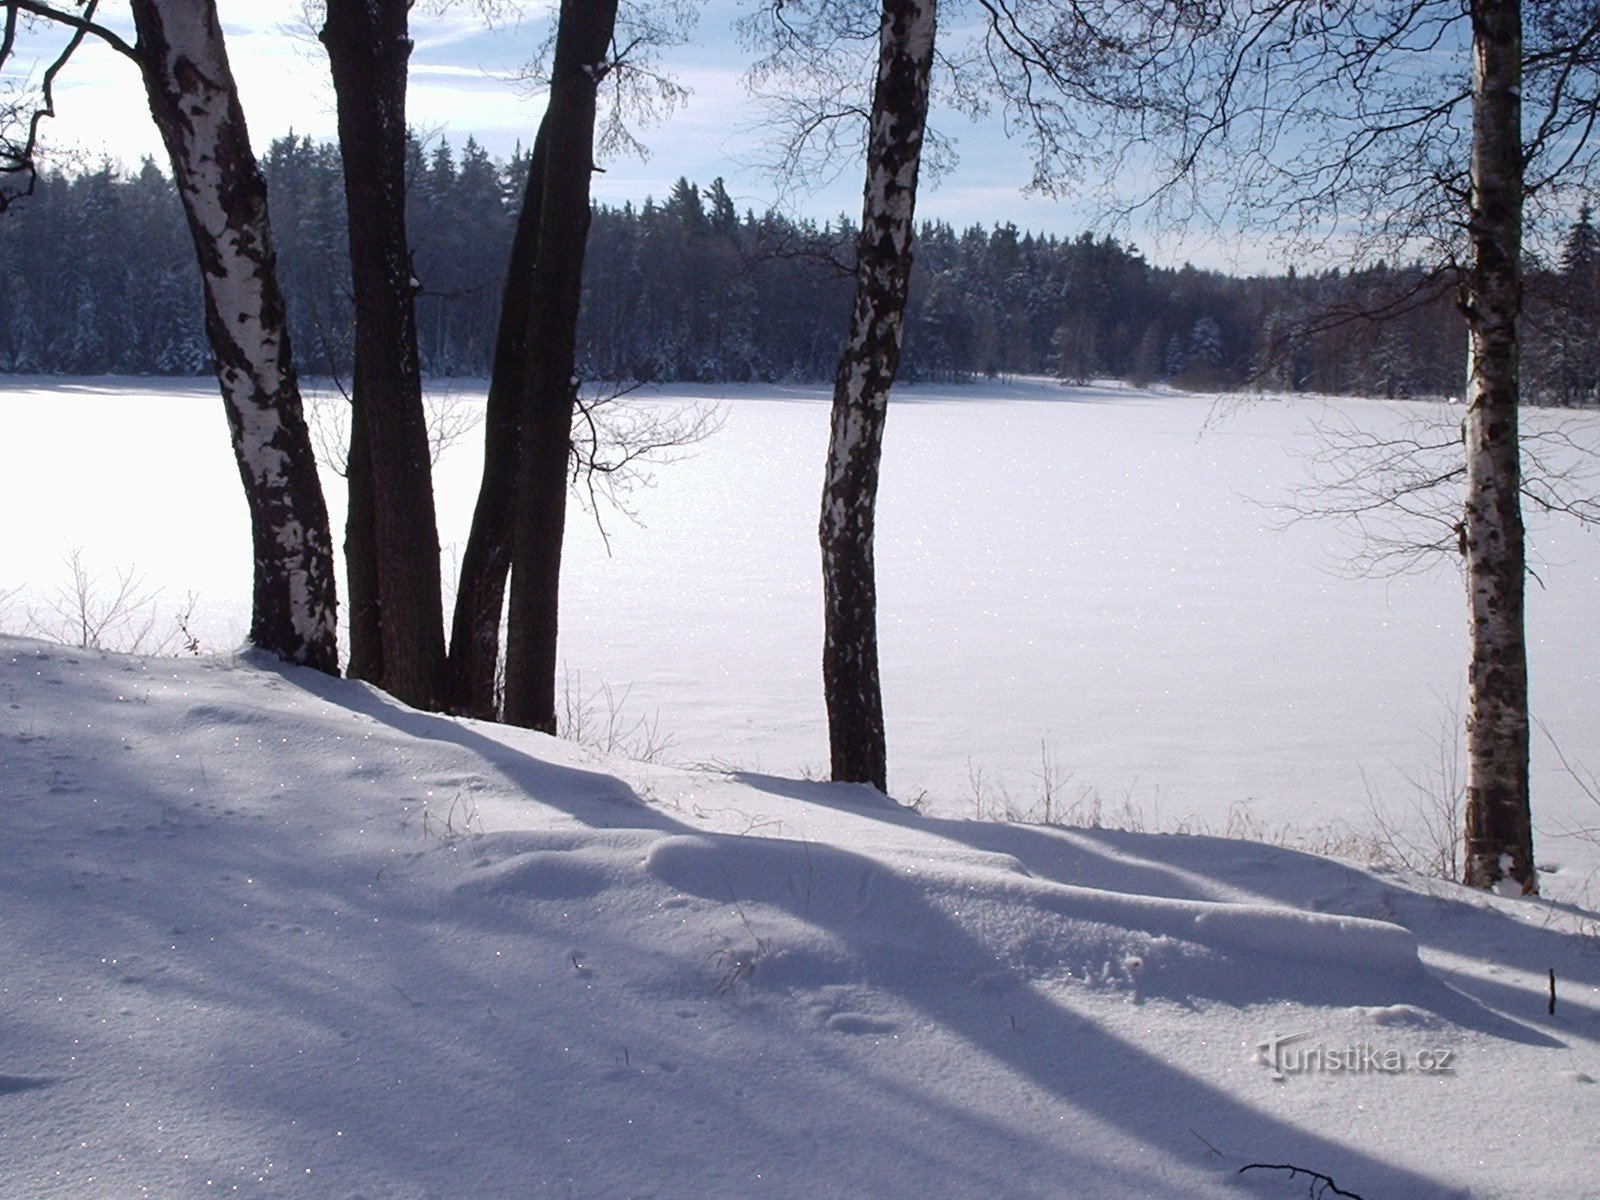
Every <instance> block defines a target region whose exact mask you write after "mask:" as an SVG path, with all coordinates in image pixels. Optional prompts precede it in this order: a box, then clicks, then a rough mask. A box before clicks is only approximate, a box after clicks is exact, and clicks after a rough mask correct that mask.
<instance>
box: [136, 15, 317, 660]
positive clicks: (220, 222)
mask: <svg viewBox="0 0 1600 1200" xmlns="http://www.w3.org/2000/svg"><path fill="white" fill-rule="evenodd" d="M132 7H133V19H134V25H135V27H136V28H137V30H138V46H137V58H138V62H139V65H140V70H141V72H142V73H143V76H144V83H145V90H146V92H147V94H148V97H149V101H150V112H151V115H152V116H154V118H155V122H156V126H157V128H159V129H160V131H161V137H162V141H163V142H164V143H165V144H166V148H167V154H168V156H169V158H170V159H171V163H172V173H173V178H174V179H175V180H176V182H177V187H178V194H179V196H180V197H181V198H182V200H183V207H184V212H185V214H186V216H187V218H188V223H189V231H190V233H191V235H192V236H193V239H194V246H195V253H196V256H197V257H198V259H199V263H200V276H201V283H202V287H203V290H204V294H205V309H206V333H207V335H208V337H209V339H210V343H211V351H212V354H213V355H214V356H215V359H216V371H217V380H218V382H219V383H220V384H221V387H222V399H223V405H224V407H225V408H226V410H227V414H228V427H229V429H230V431H231V432H232V434H233V447H234V456H235V458H236V459H237V461H238V464H239V475H240V478H241V479H242V480H243V482H244V489H245V496H246V499H247V500H248V503H249V508H250V526H251V538H252V542H253V544H254V548H255V588H254V596H253V609H252V615H251V622H250V640H251V641H252V642H253V643H254V644H256V645H257V646H260V647H262V648H263V649H265V650H270V651H272V652H273V653H275V654H277V655H279V656H280V657H282V658H284V659H286V660H288V661H290V662H296V663H304V664H306V665H307V666H312V667H316V668H317V669H318V670H322V671H328V672H335V673H336V672H337V671H338V669H339V656H338V645H337V641H336V638H337V622H336V619H335V618H336V609H337V601H336V599H335V589H334V570H333V545H332V538H331V536H330V535H329V532H328V511H327V507H326V505H325V503H324V500H323V496H322V485H321V483H320V482H319V481H318V479H317V469H316V461H315V457H314V455H313V453H312V449H311V438H310V434H309V432H308V430H307V428H306V422H305V416H304V413H303V411H302V408H301V403H300V390H299V384H298V383H297V381H296V379H295V373H294V365H293V362H292V359H291V357H290V352H289V337H288V331H287V328H286V325H285V321H284V308H283V297H282V295H281V294H280V293H279V290H278V280H277V272H276V256H275V254H274V250H273V242H272V230H271V225H270V222H269V221H268V216H267V190H266V185H265V184H264V183H263V182H262V178H261V172H260V170H259V168H258V166H257V164H256V160H255V156H254V154H253V153H252V152H251V150H250V137H249V133H248V131H247V130H246V128H245V120H244V111H243V109H242V108H241V107H240V104H239V94H238V90H237V88H236V87H235V86H234V81H233V74H232V71H231V70H230V68H229V65H228V55H227V48H226V45H225V44H224V42H223V37H222V27H221V25H220V24H219V23H218V20H217V10H216V4H215V3H214V0H133V4H132Z"/></svg>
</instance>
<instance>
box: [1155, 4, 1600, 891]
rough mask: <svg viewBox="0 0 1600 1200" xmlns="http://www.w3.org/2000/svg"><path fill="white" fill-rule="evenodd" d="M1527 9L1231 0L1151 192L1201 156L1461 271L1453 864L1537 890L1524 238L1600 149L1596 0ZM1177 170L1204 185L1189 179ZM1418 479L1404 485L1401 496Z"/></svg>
mask: <svg viewBox="0 0 1600 1200" xmlns="http://www.w3.org/2000/svg"><path fill="white" fill-rule="evenodd" d="M1531 11H1532V15H1531V16H1525V14H1524V12H1523V10H1522V6H1521V4H1520V3H1519V2H1518V0H1468V2H1467V3H1465V4H1463V3H1461V2H1460V0H1385V2H1384V3H1379V4H1372V3H1358V2H1356V0H1337V2H1335V3H1323V2H1322V0H1277V2H1274V3H1269V4H1258V5H1253V6H1245V5H1238V6H1224V7H1223V8H1221V9H1219V14H1220V15H1219V18H1218V20H1217V23H1216V25H1215V26H1214V28H1213V29H1212V30H1211V32H1210V33H1209V34H1208V36H1207V37H1206V38H1202V39H1200V40H1199V41H1197V42H1196V43H1194V44H1193V45H1191V46H1188V47H1185V48H1184V51H1183V59H1184V63H1185V66H1186V69H1187V77H1188V78H1189V79H1191V80H1193V81H1195V82H1196V84H1199V83H1200V82H1201V81H1203V82H1204V84H1205V86H1204V87H1203V88H1202V87H1199V86H1196V87H1194V88H1192V89H1191V91H1190V93H1189V96H1190V103H1189V104H1188V105H1187V107H1185V108H1183V109H1182V111H1181V120H1179V121H1178V122H1177V123H1176V125H1175V126H1174V127H1175V128H1179V129H1181V131H1182V135H1181V136H1180V137H1179V138H1178V139H1177V143H1176V144H1177V147H1178V152H1177V153H1176V154H1175V155H1174V156H1173V157H1172V158H1171V159H1169V160H1168V161H1167V164H1166V165H1167V166H1168V167H1169V168H1170V169H1171V170H1172V173H1171V175H1170V177H1169V178H1170V181H1171V186H1170V187H1169V188H1168V189H1166V190H1165V191H1164V192H1163V194H1162V196H1161V199H1162V200H1163V201H1164V202H1172V201H1173V200H1175V199H1180V198H1181V199H1183V200H1185V201H1186V202H1187V203H1188V204H1189V205H1192V204H1193V203H1194V202H1195V201H1196V200H1197V199H1201V200H1202V201H1203V198H1204V197H1205V195H1206V190H1205V175H1206V172H1207V169H1208V166H1209V167H1210V168H1215V169H1216V170H1217V171H1218V172H1219V174H1224V175H1225V176H1226V186H1227V191H1226V196H1227V197H1228V198H1227V199H1225V200H1224V201H1223V207H1224V214H1225V215H1231V216H1242V217H1243V218H1245V219H1246V220H1247V221H1248V222H1250V223H1251V224H1253V225H1256V226H1259V225H1260V224H1262V223H1268V224H1271V225H1272V226H1275V227H1276V229H1277V230H1279V231H1280V232H1282V233H1283V235H1284V236H1285V238H1286V240H1288V241H1289V242H1291V243H1292V244H1294V245H1297V246H1300V247H1305V246H1307V245H1313V246H1318V247H1321V248H1323V249H1325V250H1333V251H1336V252H1338V253H1340V254H1341V256H1344V257H1347V258H1349V259H1351V260H1354V261H1356V262H1365V261H1372V260H1374V259H1375V258H1377V257H1382V256H1388V257H1390V258H1399V257H1409V258H1412V259H1413V260H1416V261H1420V262H1422V263H1423V264H1424V266H1425V267H1427V268H1428V269H1429V270H1430V271H1431V272H1432V273H1434V274H1435V275H1437V276H1439V277H1445V276H1452V277H1453V278H1454V279H1455V281H1456V287H1457V293H1458V306H1459V308H1460V310H1461V312H1462V314H1463V317H1464V318H1465V322H1466V327H1467V333H1468V391H1467V397H1466V399H1467V415H1466V423H1465V429H1464V442H1465V445H1464V454H1461V455H1460V457H1459V458H1458V461H1460V462H1461V463H1463V464H1464V470H1463V472H1462V478H1463V480H1464V485H1465V493H1464V505H1463V508H1462V511H1461V513H1460V515H1459V518H1458V520H1457V521H1456V522H1455V524H1454V530H1453V531H1454V533H1455V539H1454V540H1455V542H1456V545H1457V546H1458V548H1459V550H1460V553H1461V555H1462V559H1463V564H1464V570H1465V576H1466V586H1467V593H1468V607H1469V625H1468V628H1469V639H1470V640H1469V645H1470V654H1469V664H1468V702H1467V713H1466V738H1465V743H1466V755H1467V800H1466V824H1467V848H1466V856H1465V863H1464V877H1465V879H1466V881H1467V882H1468V883H1471V884H1473V885H1475V886H1479V887H1502V886H1504V887H1511V888H1514V889H1518V890H1521V891H1523V892H1530V893H1531V892H1533V891H1535V890H1537V886H1538V883H1537V876H1536V874H1535V872H1534V863H1533V845H1532V835H1531V821H1530V818H1529V812H1530V803H1529V788H1528V724H1529V718H1528V685H1527V665H1526V649H1525V637H1524V611H1523V588H1524V582H1523V581H1524V577H1525V574H1526V563H1525V550H1524V532H1523V522H1522V513H1521V503H1520V501H1521V497H1522V495H1523V494H1524V492H1525V491H1526V487H1525V483H1524V480H1523V478H1522V470H1523V467H1522V461H1521V460H1522V454H1521V448H1520V437H1519V428H1518V426H1519V417H1518V412H1519V407H1520V349H1519V343H1520V323H1521V320H1522V259H1523V244H1524V241H1525V237H1526V235H1527V232H1528V231H1529V230H1533V231H1535V232H1537V230H1538V229H1539V227H1540V223H1541V220H1542V218H1546V217H1550V216H1552V215H1557V214H1561V213H1562V212H1563V211H1564V209H1565V207H1566V206H1567V205H1568V204H1569V203H1571V198H1572V197H1573V195H1574V193H1575V192H1581V191H1582V190H1583V189H1584V188H1585V187H1586V186H1587V185H1588V184H1589V183H1590V181H1591V180H1592V177H1593V173H1594V168H1595V166H1596V163H1597V161H1600V155H1597V150H1600V144H1597V143H1596V142H1595V140H1594V139H1593V137H1592V133H1593V130H1594V125H1595V120H1596V118H1597V116H1600V5H1596V4H1594V3H1593V0H1551V2H1550V3H1548V4H1541V5H1539V6H1537V7H1535V8H1534V9H1533V10H1531ZM1152 144H1153V143H1152ZM1224 164H1225V165H1224ZM1184 187H1193V188H1194V189H1195V190H1194V193H1192V194H1190V195H1188V196H1184V197H1180V195H1179V191H1180V188H1184ZM1223 194H1224V193H1222V192H1221V191H1220V189H1218V190H1213V191H1211V192H1210V193H1209V195H1210V197H1211V198H1213V199H1215V198H1217V197H1218V196H1221V195H1223ZM1230 206H1231V207H1230ZM1563 223H1564V221H1563ZM1402 457H1405V456H1404V455H1402ZM1451 475H1453V472H1449V473H1444V474H1441V475H1439V476H1437V478H1440V479H1443V478H1447V477H1449V476H1451ZM1426 483H1427V480H1426V479H1422V478H1417V479H1412V480H1410V481H1408V482H1406V483H1405V484H1404V485H1403V487H1402V489H1401V496H1402V503H1404V504H1408V505H1409V504H1413V503H1416V501H1417V497H1418V496H1419V495H1420V493H1421V492H1422V491H1423V490H1424V485H1425V484H1426Z"/></svg>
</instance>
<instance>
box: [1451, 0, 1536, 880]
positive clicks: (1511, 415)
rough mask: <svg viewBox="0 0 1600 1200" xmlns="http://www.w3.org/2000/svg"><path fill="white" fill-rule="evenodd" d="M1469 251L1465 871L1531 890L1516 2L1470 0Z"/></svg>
mask: <svg viewBox="0 0 1600 1200" xmlns="http://www.w3.org/2000/svg"><path fill="white" fill-rule="evenodd" d="M1471 18H1472V43H1473V56H1472V57H1473V77H1472V85H1473V95H1472V177H1471V181H1472V182H1471V198H1470V205H1471V211H1470V216H1469V222H1468V233H1469V235H1470V237H1471V240H1472V258H1471V263H1470V265H1469V267H1468V269H1467V277H1466V282H1465V287H1464V289H1463V292H1464V294H1463V297H1462V309H1463V311H1464V312H1465V314H1466V318H1467V328H1468V345H1469V359H1468V379H1467V419H1466V428H1465V435H1466V443H1467V445H1466V450H1467V498H1466V506H1465V512H1464V514H1463V517H1462V525H1461V546H1462V553H1463V554H1464V555H1465V558H1466V571H1467V600H1468V608H1469V613H1470V622H1469V629H1470V660H1469V664H1468V668H1467V795H1466V824H1467V831H1466V872H1465V876H1466V882H1467V883H1468V884H1470V885H1472V886H1474V887H1483V888H1490V887H1500V886H1504V885H1506V884H1509V885H1511V886H1513V887H1514V888H1516V889H1517V890H1519V891H1521V892H1522V893H1524V894H1532V893H1534V892H1537V891H1538V886H1539V885H1538V879H1537V877H1536V876H1535V874H1534V865H1533V832H1532V821H1531V818H1530V815H1529V798H1528V659H1527V646H1526V639H1525V634H1524V624H1523V591H1524V578H1525V572H1526V564H1525V562H1524V546H1523V524H1522V508H1521V472H1520V463H1519V455H1518V436H1517V407H1518V400H1519V397H1518V370H1519V364H1518V343H1517V325H1518V319H1519V317H1520V315H1521V310H1522V265H1521V258H1522V200H1523V187H1524V179H1523V157H1522V155H1523V147H1522V101H1521V86H1522V11H1521V4H1520V2H1519V0H1472V4H1471Z"/></svg>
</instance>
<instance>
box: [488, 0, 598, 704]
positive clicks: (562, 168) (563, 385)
mask: <svg viewBox="0 0 1600 1200" xmlns="http://www.w3.org/2000/svg"><path fill="white" fill-rule="evenodd" d="M616 16H617V0H563V3H562V5H561V16H560V26H559V29H558V31H557V34H556V44H555V54H554V57H553V60H552V63H551V70H550V102H549V107H548V108H547V109H546V111H545V118H544V125H543V128H542V129H541V131H540V133H541V138H542V140H543V141H544V162H543V170H542V171H541V172H540V175H541V183H542V194H541V196H540V199H539V233H538V243H537V247H538V248H537V250H536V251H535V254H534V258H533V263H532V272H531V275H530V277H529V283H530V290H531V292H532V295H533V296H534V297H535V298H536V300H535V302H534V303H533V304H531V305H530V306H529V310H528V324H527V334H526V341H525V343H524V350H525V354H526V359H525V362H524V364H523V379H522V391H521V396H520V398H519V399H520V403H519V405H518V412H519V420H518V437H517V443H518V444H517V455H518V461H517V474H516V489H515V496H516V515H515V519H514V522H513V528H512V535H511V564H512V566H511V597H510V604H509V608H508V613H507V625H506V686H505V706H504V710H503V713H502V715H503V717H504V719H505V720H506V721H507V722H508V723H510V724H513V725H524V726H527V727H529V728H531V729H538V730H542V731H543V732H545V733H554V732H555V731H556V695H555V691H556V667H557V660H556V638H557V629H558V625H559V622H558V612H559V595H560V582H561V546H562V540H563V537H564V536H565V530H566V515H567V463H568V461H569V459H570V458H571V454H572V419H573V416H574V413H575V411H576V406H577V388H576V375H575V374H574V371H575V369H576V366H577V363H576V353H577V350H576V348H577V337H578V306H579V302H580V299H581V296H582V289H583V257H584V248H585V245H586V243H587V241H588V236H589V184H590V179H591V177H592V175H593V171H594V134H595V117H596V111H597V107H598V105H597V93H598V90H599V85H600V81H601V80H602V79H604V78H605V76H606V74H607V72H608V70H609V69H610V67H611V62H612V59H611V53H610V52H611V49H612V45H611V42H612V34H613V32H614V30H615V27H616Z"/></svg>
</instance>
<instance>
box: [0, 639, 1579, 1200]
mask: <svg viewBox="0 0 1600 1200" xmlns="http://www.w3.org/2000/svg"><path fill="white" fill-rule="evenodd" d="M0 833H3V836H4V838H5V840H6V843H7V844H6V849H5V853H4V854H3V855H0V953H3V956H4V957H3V963H4V970H3V972H0V1181H3V1182H0V1191H3V1193H4V1195H6V1196H7V1197H19V1198H20V1197H28V1198H36V1197H37V1198H44V1197H62V1198H67V1197H70V1198H72V1200H98V1198H105V1200H125V1198H127V1197H137V1196H151V1197H162V1198H188V1197H201V1196H208V1195H219V1196H221V1195H241V1196H257V1197H273V1198H275V1200H276V1198H280V1197H282V1198H305V1200H358V1198H359V1200H458V1198H459V1200H469V1198H470V1200H501V1198H505V1200H512V1198H523V1197H586V1198H601V1197H604V1198H644V1197H654V1198H657V1200H698V1198H701V1197H707V1196H736V1197H785V1198H794V1200H818V1198H825V1197H839V1198H841V1200H845V1198H849V1200H865V1198H869V1197H870V1198H874V1200H885V1198H891V1197H940V1198H945V1197H949V1198H965V1197H972V1198H975V1200H976V1198H983V1200H990V1198H993V1200H1001V1198H1004V1200H1018V1198H1025V1197H1039V1198H1045V1197H1094V1198H1096V1200H1122V1198H1124V1197H1178V1196H1181V1197H1234V1196H1249V1197H1279V1196H1281V1197H1298V1196H1305V1195H1307V1194H1308V1183H1309V1184H1310V1185H1311V1186H1314V1181H1308V1177H1306V1176H1299V1177H1293V1178H1291V1177H1290V1176H1289V1175H1288V1174H1287V1173H1286V1172H1283V1171H1263V1170H1255V1171H1245V1172H1243V1173H1241V1171H1240V1168H1242V1167H1247V1166H1249V1165H1250V1164H1257V1163H1260V1164H1293V1165H1296V1166H1299V1167H1303V1168H1306V1169H1308V1170H1312V1171H1316V1172H1319V1173H1322V1174H1325V1175H1327V1176H1330V1177H1332V1178H1333V1179H1334V1180H1336V1181H1337V1183H1338V1185H1339V1186H1340V1187H1341V1188H1344V1189H1346V1190H1347V1191H1349V1192H1353V1193H1356V1194H1358V1195H1360V1196H1362V1197H1364V1198H1365V1200H1410V1198H1423V1197H1430V1198H1431V1197H1446V1196H1450V1197H1464V1196H1472V1197H1480V1198H1484V1200H1490V1198H1495V1197H1506V1198H1510V1197H1513V1196H1516V1197H1524V1196H1542V1197H1569V1196H1570V1197H1576V1196H1579V1195H1586V1194H1589V1192H1590V1191H1591V1189H1592V1183H1593V1179H1594V1177H1595V1174H1596V1171H1597V1169H1600V1147H1597V1145H1596V1142H1595V1139H1594V1138H1593V1137H1592V1136H1591V1133H1590V1131H1591V1130H1592V1127H1593V1123H1594V1121H1593V1118H1594V1112H1595V1107H1596V1103H1597V1098H1600V1089H1597V1088H1596V1086H1595V1080H1596V1078H1600V938H1597V937H1596V933H1595V930H1596V928H1597V922H1600V917H1595V916H1593V915H1591V914H1589V913H1586V912H1583V911H1582V910H1579V909H1575V908H1570V907H1565V906H1562V905H1558V904H1553V903H1550V902H1545V901H1522V900H1509V899H1500V898H1494V897H1489V896H1485V895H1480V894H1476V893H1470V892H1467V891H1465V890H1463V889H1461V888H1458V887H1456V886H1454V885H1452V884H1447V883H1443V882H1439V881H1437V880H1426V879H1421V878H1416V877H1409V876H1401V875H1396V874H1385V873H1379V872H1373V871H1368V870H1364V869H1360V868H1358V867H1356V866H1353V865H1349V864H1346V863H1342V862H1339V861H1334V860H1331V859H1324V858H1317V857H1312V856H1309V855H1306V854H1302V853H1297V852H1295V851H1292V850H1287V849H1282V848H1278V847H1274V846H1270V845H1264V844H1258V843H1250V842H1242V841H1228V840H1222V839H1217V838H1210V837H1196V836H1179V835H1156V834H1135V833H1122V832H1111V831H1105V830H1088V829H1067V828H1046V827H1039V826H1029V825H1021V824H1003V823H993V822H979V821H970V820H960V819H949V818H935V817H926V816H921V815H919V814H917V813H915V812H913V811H911V810H909V809H906V808H902V807H900V806H898V805H895V804H893V803H890V802H888V801H885V800H884V799H882V798H881V797H879V796H877V795H876V793H873V792H870V791H867V790H864V789H861V788H853V787H843V786H834V785H827V784H818V783H807V782H796V781H794V780H791V779H783V778H777V777H772V776H764V775H759V774H753V773H747V772H741V771H711V770H698V771H696V770H684V769H675V768H669V767H664V766H651V765H642V764H636V763H631V762H626V761H621V760H612V759H606V758H603V757H601V756H599V755H597V754H595V753H592V752H590V751H588V750H585V749H583V748H581V747H579V746H576V745H573V744H570V743H566V742H561V741H556V740H554V739H550V738H546V737H542V736H539V735H534V734H528V733H523V732H519V731H513V730H508V729H504V728H498V727H493V726H486V725H479V724H474V723H472V722H466V721H458V720H454V719H450V718H445V717H438V716H430V715H425V714H420V713H417V712H414V711H411V710H409V709H406V708H404V707H402V706H400V705H398V704H397V703H395V702H393V701H392V700H390V699H388V698H386V697H384V696H383V695H381V694H379V693H377V692H375V691H373V690H371V689H369V688H367V687H365V686H363V685H360V684H355V683H349V682H342V681H336V680H331V679H328V678H325V677H321V676H318V675H315V674H312V673H309V672H306V671H303V670H298V669H289V668H284V667H282V666H279V665H277V664H273V663H269V662H267V661H265V660H263V659H260V658H258V657H255V656H253V655H244V656H221V657H211V658H203V659H154V658H133V657H120V656H116V655H109V654H101V653H97V652H92V651H85V650H77V649H66V648H63V647H60V646H56V645H51V644H46V643H43V642H37V641H29V640H21V639H15V638H7V639H3V640H0ZM1552 969H1553V970H1554V972H1555V975H1556V979H1557V995H1558V1002H1557V1005H1556V1009H1555V1012H1554V1014H1553V1015H1552V1014H1550V1013H1549V1012H1548V1011H1547V1004H1548V1000H1547V991H1548V974H1547V972H1549V971H1550V970H1552ZM1274 1040H1275V1044H1276V1045H1277V1047H1278V1049H1277V1050H1276V1051H1273V1050H1272V1049H1271V1048H1270V1047H1271V1046H1272V1045H1273V1044H1274ZM1263 1043H1267V1044H1268V1047H1269V1048H1268V1049H1266V1050H1263V1049H1262V1046H1263Z"/></svg>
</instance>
